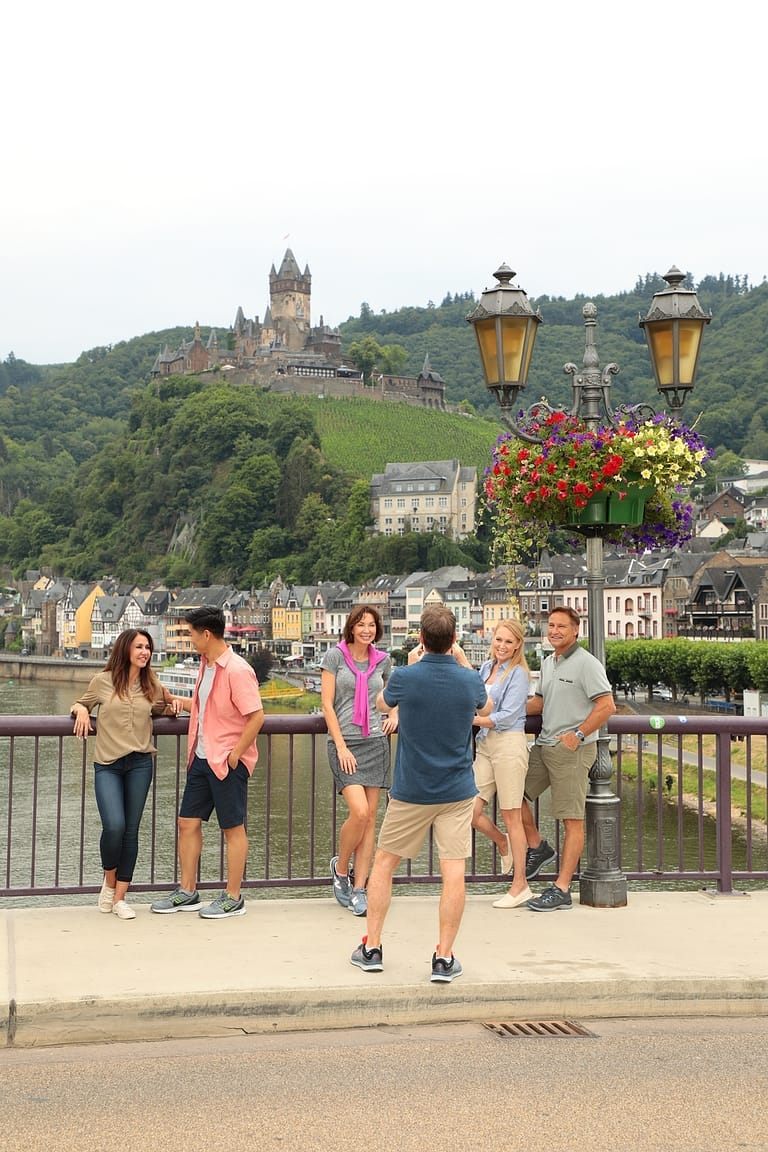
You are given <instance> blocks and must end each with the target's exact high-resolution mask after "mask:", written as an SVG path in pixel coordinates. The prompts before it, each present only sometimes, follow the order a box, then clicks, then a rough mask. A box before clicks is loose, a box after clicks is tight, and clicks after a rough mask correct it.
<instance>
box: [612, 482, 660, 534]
mask: <svg viewBox="0 0 768 1152" xmlns="http://www.w3.org/2000/svg"><path fill="white" fill-rule="evenodd" d="M652 494H653V488H648V487H645V486H643V485H640V484H630V485H629V486H628V487H627V494H626V496H625V497H624V499H623V500H620V499H619V497H618V495H617V494H616V493H615V492H614V493H612V495H611V497H610V499H609V500H608V523H609V524H627V525H630V526H631V527H637V526H638V525H639V524H642V522H643V516H644V514H645V503H646V500H648V498H649V496H651V495H652Z"/></svg>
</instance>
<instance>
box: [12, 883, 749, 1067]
mask: <svg viewBox="0 0 768 1152" xmlns="http://www.w3.org/2000/svg"><path fill="white" fill-rule="evenodd" d="M493 899H494V897H493V896H489V895H482V896H480V895H478V896H469V897H468V899H467V908H466V912H465V915H464V921H463V923H462V928H461V932H460V934H459V939H458V941H457V944H456V954H457V956H459V958H460V959H461V961H462V964H463V966H464V975H463V976H462V977H461V978H460V979H458V980H456V981H455V982H454V983H452V984H449V985H440V984H438V985H435V984H432V983H431V982H430V979H429V975H430V960H431V956H432V952H433V950H434V946H435V941H436V939H437V906H438V901H437V897H436V896H433V895H429V896H424V897H420V896H411V895H408V896H398V894H397V892H395V897H394V899H393V902H392V908H391V911H390V914H389V917H388V920H387V924H386V930H385V937H384V965H385V969H384V972H382V973H377V974H374V973H366V972H361V971H360V970H359V969H358V968H355V967H354V966H353V965H352V964H350V962H349V957H350V954H351V952H352V950H353V949H354V948H355V947H356V945H357V944H358V943H359V941H360V938H361V936H362V935H363V933H364V932H365V919H364V918H363V919H356V918H355V917H354V916H353V915H352V914H351V913H350V912H348V911H346V910H345V909H342V908H340V907H339V906H338V905H337V904H336V902H335V901H334V900H333V899H303V900H302V899H290V900H271V899H270V900H265V899H263V898H261V899H260V898H259V897H258V895H257V894H250V897H249V898H248V894H247V906H248V913H247V915H246V916H239V917H235V918H232V919H227V920H222V921H210V920H202V919H201V918H200V917H199V916H197V915H195V914H190V913H176V914H174V915H171V916H157V915H154V914H152V913H151V912H150V910H149V898H148V897H146V896H145V897H139V896H137V897H136V899H135V900H134V901H133V906H134V907H135V909H136V912H137V915H136V919H135V920H131V921H121V920H118V919H117V917H116V916H105V915H103V914H100V913H99V911H98V909H97V908H96V907H95V906H80V907H67V908H50V907H49V908H8V907H4V908H3V907H0V1012H1V1013H2V1032H3V1033H4V1035H3V1036H2V1040H0V1042H4V1043H6V1044H15V1045H17V1046H31V1045H53V1044H67V1043H86V1042H94V1041H105V1040H130V1039H135V1040H140V1039H141V1040H144V1039H152V1038H156V1039H159V1038H169V1037H191V1036H193V1037H200V1036H224V1035H232V1034H235V1033H240V1032H277V1031H291V1030H306V1029H314V1028H335V1027H351V1026H370V1025H372V1024H382V1025H386V1024H408V1023H426V1022H428V1023H438V1022H446V1021H461V1020H483V1021H489V1022H490V1021H503V1020H508V1021H512V1020H545V1019H579V1020H585V1019H589V1018H590V1017H594V1018H597V1017H610V1016H623V1017H631V1016H635V1017H638V1016H673V1015H689V1016H694V1015H717V1016H721V1015H742V1016H743V1015H750V1016H754V1015H767V1014H768V891H763V890H760V891H757V892H752V893H750V894H749V895H738V896H731V897H724V896H710V895H707V894H706V893H704V892H639V893H634V892H631V893H630V896H629V905H628V907H627V908H620V909H594V908H586V907H585V908H580V907H579V906H578V903H577V902H575V906H574V908H573V910H571V911H568V912H563V914H562V915H560V912H553V913H534V912H530V911H528V910H527V909H525V908H521V909H515V910H514V911H505V910H499V909H496V908H493V907H492V900H493Z"/></svg>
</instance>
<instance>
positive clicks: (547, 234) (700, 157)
mask: <svg viewBox="0 0 768 1152" xmlns="http://www.w3.org/2000/svg"><path fill="white" fill-rule="evenodd" d="M739 12H741V14H742V15H741V16H739ZM755 12H756V9H755V7H754V6H753V5H751V4H747V3H745V2H743V0H732V2H731V4H730V6H729V7H728V8H727V10H723V12H720V11H719V10H717V9H711V8H707V7H706V6H698V7H695V6H694V7H693V8H692V7H691V6H690V5H684V4H672V3H669V2H668V0H665V2H660V0H646V2H645V3H644V4H642V5H635V4H632V5H630V4H627V3H623V2H621V0H592V2H591V3H582V4H578V3H573V2H572V0H550V2H549V3H539V4H534V3H529V4H525V5H523V4H515V3H511V2H510V0H484V3H482V4H477V5H472V4H461V5H458V4H449V3H447V2H446V0H439V2H437V0H408V2H405V0H387V2H386V3H383V2H382V3H372V2H371V0H367V2H366V0H349V2H348V0H327V2H326V3H325V4H317V3H309V2H308V0H293V3H286V4H280V5H277V4H262V3H257V2H255V0H218V3H216V4H206V3H202V2H201V0H152V2H151V3H150V2H148V0H131V2H130V3H126V2H125V0H110V2H105V0H97V2H91V0H71V2H70V3H66V4H65V3H62V2H61V0H38V2H37V3H35V4H23V3H20V2H16V3H13V4H8V5H6V6H5V7H4V9H3V14H2V16H0V29H1V35H2V65H1V66H0V106H1V107H2V108H3V117H2V127H3V131H2V139H1V143H0V147H1V149H2V151H1V152H0V155H1V156H2V168H1V169H0V173H1V175H0V187H1V188H2V192H1V193H0V194H1V195H2V212H1V213H0V269H1V273H0V359H5V357H6V356H7V355H8V353H9V352H11V351H13V352H14V353H15V355H16V356H17V357H19V358H22V359H24V360H29V361H31V362H33V363H51V362H59V361H70V360H74V359H75V358H76V357H77V356H78V355H79V354H80V352H81V351H83V350H85V349H89V348H92V347H94V346H96V345H101V344H109V343H115V342H117V341H119V340H127V339H130V338H132V337H133V336H138V335H142V334H143V333H145V332H150V331H155V330H158V329H162V328H167V327H171V326H175V325H190V326H191V325H192V324H194V322H195V321H196V320H199V321H200V323H201V324H203V325H205V326H207V325H214V326H216V327H217V328H219V329H222V330H223V329H226V328H227V327H229V325H230V324H231V323H232V321H233V319H234V316H235V312H236V310H237V308H238V306H242V308H243V311H244V312H245V314H246V316H255V315H258V316H259V317H262V318H263V315H264V312H265V309H266V306H267V304H268V301H269V297H268V275H269V270H270V266H271V265H272V263H273V262H274V264H275V265H276V266H277V267H279V264H280V261H281V259H282V256H283V253H284V251H285V249H286V247H290V248H291V249H292V250H293V252H294V255H295V256H296V259H297V261H298V262H299V265H300V266H301V268H302V269H303V268H304V266H305V265H306V264H308V265H309V267H310V271H311V272H312V320H313V323H317V322H319V319H320V315H321V314H322V316H323V318H324V320H325V322H326V323H328V324H331V325H334V326H335V325H337V324H339V323H340V322H342V321H343V320H346V319H347V318H348V317H349V316H350V315H356V314H358V313H359V309H360V304H361V302H362V301H367V302H368V304H370V306H371V308H373V310H374V311H375V312H379V311H380V310H382V309H386V310H387V311H393V310H395V309H396V308H399V307H402V306H405V305H417V306H423V305H425V304H426V303H427V302H428V301H429V300H433V301H434V302H435V303H439V302H440V300H442V299H443V297H444V296H445V294H446V292H452V293H453V292H465V291H474V292H476V293H480V292H481V291H482V290H483V289H484V288H485V287H487V286H489V285H490V284H491V283H492V282H493V276H492V273H493V271H494V270H495V269H496V268H497V267H498V265H499V264H500V263H501V262H502V261H505V262H507V263H508V264H510V265H511V266H512V268H514V269H515V270H516V271H517V273H518V282H519V284H520V285H521V286H522V287H524V288H525V289H526V291H527V292H528V293H529V294H530V295H535V296H538V295H542V294H548V295H550V296H558V295H564V296H572V295H574V294H575V293H577V292H582V293H585V294H587V295H590V294H596V293H599V292H603V293H614V292H619V291H623V290H626V289H631V288H632V287H633V285H634V283H635V281H636V279H637V277H638V275H644V274H645V273H646V272H659V273H662V274H663V273H664V272H666V271H667V269H668V268H669V266H670V265H671V264H677V265H679V267H680V268H682V269H683V270H684V271H690V272H691V273H692V274H693V275H694V277H695V278H696V279H697V280H698V279H701V278H702V277H703V276H705V275H708V274H718V273H720V272H724V273H734V274H736V273H738V274H742V275H743V274H746V275H748V276H749V279H750V281H751V282H752V283H753V284H759V283H761V282H762V280H763V278H764V276H765V275H766V274H767V273H768V252H767V251H766V235H767V230H766V224H765V213H766V192H765V176H766V165H767V162H766V156H767V155H768V150H767V149H766V144H765V123H764V115H765V80H764V76H765V61H764V54H765V46H764V40H763V37H762V35H761V34H760V35H758V28H757V27H756V25H755ZM545 319H546V317H545Z"/></svg>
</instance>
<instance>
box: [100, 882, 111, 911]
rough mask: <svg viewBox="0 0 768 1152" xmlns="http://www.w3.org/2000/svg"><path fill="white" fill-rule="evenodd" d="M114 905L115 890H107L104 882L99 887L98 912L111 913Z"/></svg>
mask: <svg viewBox="0 0 768 1152" xmlns="http://www.w3.org/2000/svg"><path fill="white" fill-rule="evenodd" d="M114 903H115V890H114V888H108V887H107V882H106V880H105V881H104V883H103V884H102V886H101V892H99V912H111V911H112V905H113V904H114Z"/></svg>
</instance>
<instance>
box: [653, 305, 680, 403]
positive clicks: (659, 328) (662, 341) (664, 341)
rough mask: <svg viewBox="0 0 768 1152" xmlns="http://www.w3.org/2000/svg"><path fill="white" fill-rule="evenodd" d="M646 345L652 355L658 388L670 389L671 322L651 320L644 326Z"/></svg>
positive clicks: (672, 366)
mask: <svg viewBox="0 0 768 1152" xmlns="http://www.w3.org/2000/svg"><path fill="white" fill-rule="evenodd" d="M646 332H647V334H648V343H649V344H650V346H651V352H652V355H653V366H654V368H655V369H656V378H657V381H658V386H659V388H665V387H671V386H672V385H673V384H675V383H676V380H675V357H674V323H673V321H672V320H653V321H651V322H649V323H648V324H647V326H646Z"/></svg>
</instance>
